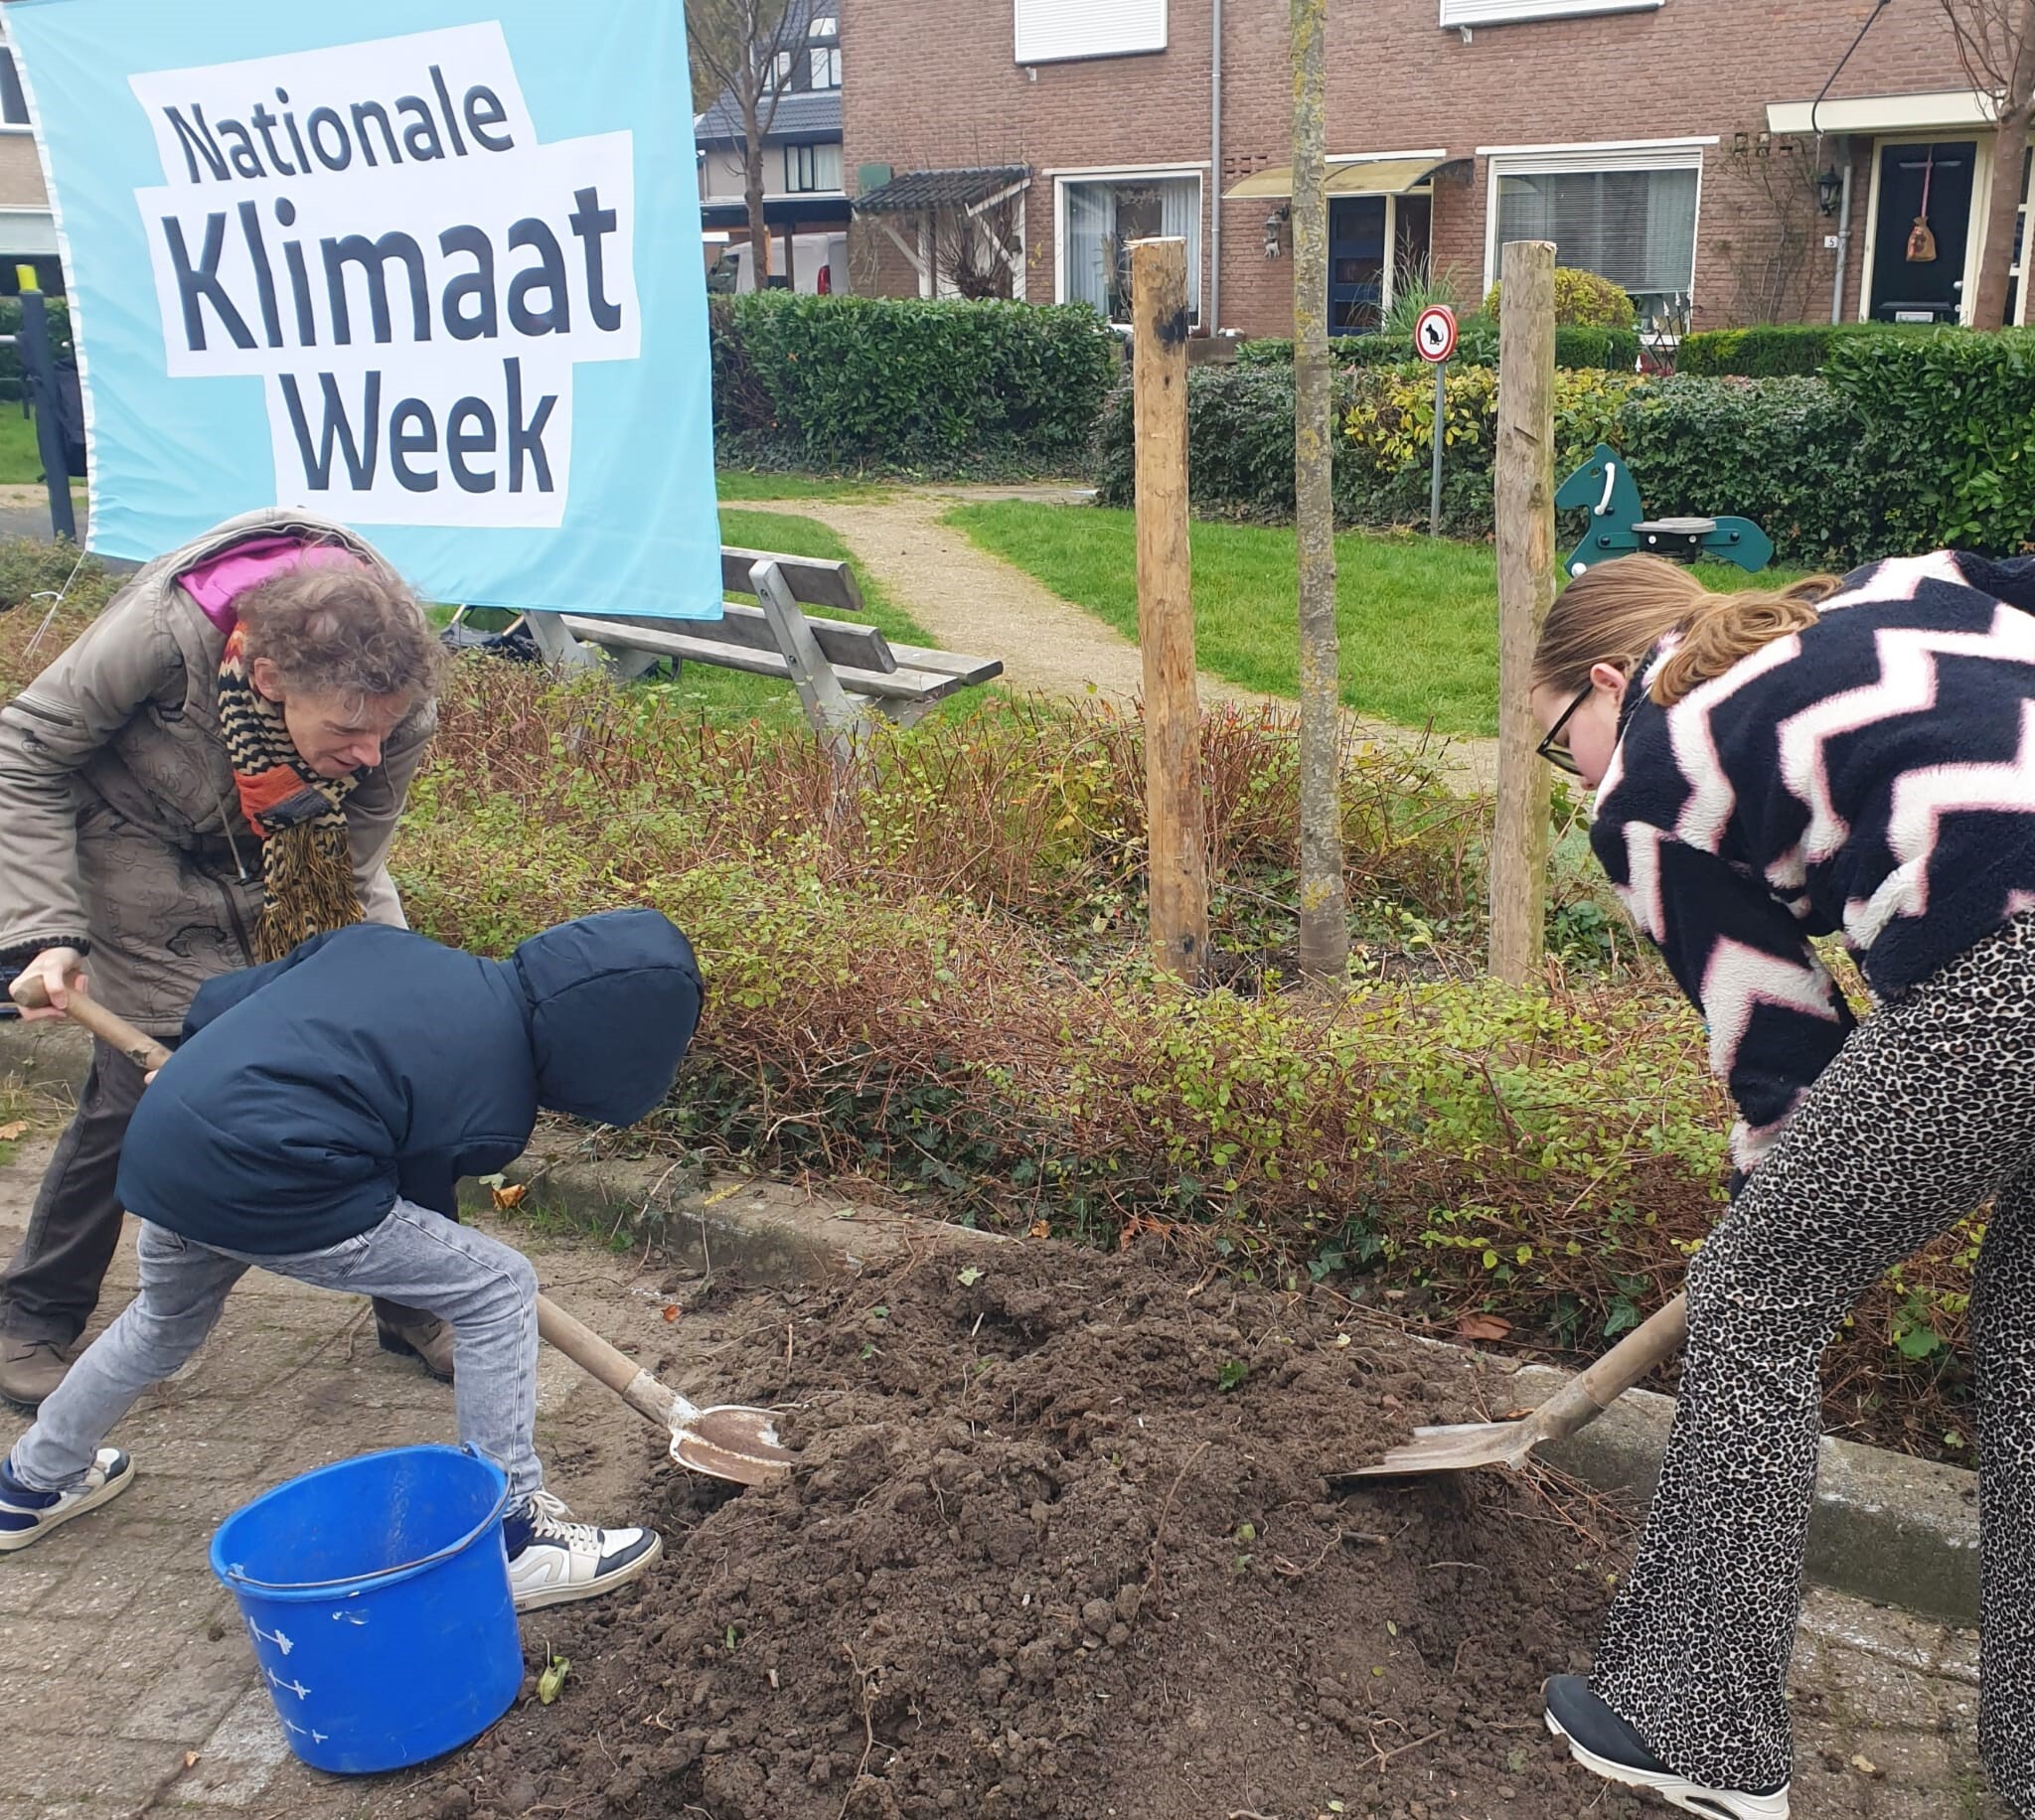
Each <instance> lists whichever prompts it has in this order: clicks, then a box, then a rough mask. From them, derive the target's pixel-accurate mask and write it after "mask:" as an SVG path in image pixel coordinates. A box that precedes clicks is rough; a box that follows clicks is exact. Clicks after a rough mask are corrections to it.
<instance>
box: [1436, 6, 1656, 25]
mask: <svg viewBox="0 0 2035 1820" xmlns="http://www.w3.org/2000/svg"><path fill="white" fill-rule="evenodd" d="M1660 6H1661V0H1442V30H1443V31H1445V32H1454V31H1459V30H1467V29H1469V28H1471V27H1473V26H1480V25H1524V24H1526V23H1527V22H1528V21H1530V20H1535V19H1589V18H1594V17H1596V16H1597V15H1599V14H1601V13H1657V12H1658V11H1659V10H1660Z"/></svg>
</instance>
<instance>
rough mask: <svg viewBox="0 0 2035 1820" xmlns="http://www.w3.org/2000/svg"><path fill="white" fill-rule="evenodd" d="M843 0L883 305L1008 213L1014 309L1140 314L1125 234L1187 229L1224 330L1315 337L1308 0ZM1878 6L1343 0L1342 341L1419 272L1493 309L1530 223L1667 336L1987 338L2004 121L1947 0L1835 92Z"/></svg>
mask: <svg viewBox="0 0 2035 1820" xmlns="http://www.w3.org/2000/svg"><path fill="white" fill-rule="evenodd" d="M842 5H843V8H844V14H845V29H847V30H851V31H852V32H853V33H854V35H855V41H856V54H857V67H856V68H857V79H856V82H855V84H854V86H853V87H852V88H851V89H850V90H849V91H848V93H847V95H846V98H845V107H844V117H843V139H844V149H845V157H846V161H847V166H848V172H849V177H850V181H851V183H852V184H853V185H854V187H855V189H856V191H857V192H858V193H859V195H858V212H857V220H856V224H855V227H854V228H853V230H852V236H851V262H852V267H853V270H854V271H855V274H856V289H857V290H859V291H865V292H876V293H883V294H891V295H910V294H924V295H932V294H936V293H947V292H950V291H953V290H955V289H957V288H963V287H957V286H956V285H954V284H953V283H952V282H951V280H950V278H949V274H948V272H947V271H946V270H945V269H944V268H943V267H942V265H941V263H940V261H939V260H938V259H937V258H936V257H933V256H930V255H932V254H933V253H934V252H935V251H936V249H937V247H938V246H939V245H940V244H943V243H944V244H948V245H954V244H959V243H962V241H963V240H964V239H965V234H966V229H967V227H968V224H969V223H970V222H971V220H973V219H976V218H977V217H979V216H981V215H983V214H985V213H986V212H990V211H994V216H995V219H994V220H993V221H992V222H990V223H989V224H987V225H986V227H985V228H984V232H983V237H984V239H985V240H986V241H992V240H993V241H995V242H997V243H998V244H1001V245H1004V246H1006V247H1008V248H1010V250H1011V253H1012V256H1011V257H1009V258H1008V260H1007V261H1006V265H1007V269H1008V270H1009V272H1010V282H1009V285H1008V287H1007V288H1006V291H1005V294H1009V295H1016V296H1020V297H1023V298H1027V299H1029V300H1031V301H1035V302H1054V301H1067V300H1086V301H1088V302H1091V303H1094V304H1095V305H1097V306H1098V307H1099V308H1101V309H1103V310H1104V311H1105V312H1106V313H1107V314H1108V315H1110V317H1111V318H1112V319H1113V320H1117V321H1122V320H1124V302H1123V278H1122V268H1121V265H1120V263H1119V258H1118V253H1119V251H1120V248H1121V245H1122V243H1123V242H1124V241H1126V240H1129V239H1132V238H1136V237H1138V236H1140V235H1143V234H1151V233H1178V234H1182V235H1184V236H1185V237H1186V239H1187V241H1188V266H1189V271H1190V273H1191V274H1192V280H1191V284H1192V290H1193V308H1194V310H1195V314H1196V321H1197V326H1198V327H1199V328H1200V329H1202V330H1203V331H1204V332H1205V331H1208V330H1211V329H1215V328H1220V329H1222V330H1231V331H1236V332H1239V333H1242V334H1247V335H1272V334H1286V333H1290V331H1291V325H1292V283H1293V272H1292V265H1291V254H1292V237H1291V232H1290V228H1289V225H1288V222H1287V219H1286V201H1287V197H1288V194H1289V192H1290V190H1291V184H1292V173H1291V168H1290V159H1291V149H1290V148H1291V106H1292V100H1291V96H1292V84H1291V78H1290V74H1289V65H1288V53H1287V33H1288V16H1289V15H1288V6H1287V3H1286V0H957V3H956V4H953V5H950V6H946V7H942V8H940V9H939V29H938V30H937V31H928V30H927V29H926V21H927V8H926V6H925V4H924V0H842ZM1874 5H1875V0H1363V3H1362V4H1357V0H1331V5H1330V8H1329V76H1328V107H1327V119H1328V139H1329V154H1330V160H1331V163H1330V190H1331V228H1330V235H1331V277H1330V312H1331V323H1332V324H1333V325H1334V327H1335V328H1336V329H1337V331H1339V332H1342V333H1353V332H1361V331H1363V330H1364V329H1366V328H1369V327H1371V326H1373V325H1374V324H1375V322H1376V320H1377V316H1378V312H1379V310H1380V308H1381V307H1383V306H1386V305H1388V304H1389V302H1390V300H1391V295H1392V289H1393V286H1394V283H1395V280H1396V279H1397V277H1398V275H1399V274H1400V273H1402V272H1404V271H1406V270H1407V269H1408V268H1409V267H1413V266H1417V265H1420V264H1423V263H1430V262H1431V264H1432V266H1433V267H1434V268H1435V269H1437V270H1443V269H1446V270H1448V271H1450V272H1451V273H1452V274H1453V275H1454V278H1455V280H1456V283H1457V287H1458V290H1459V292H1460V293H1461V295H1462V296H1463V297H1464V298H1465V300H1466V301H1472V300H1474V299H1475V298H1477V297H1479V296H1481V295H1482V293H1483V290H1484V288H1485V287H1486V286H1487V284H1488V283H1489V282H1490V281H1491V279H1492V278H1494V277H1495V275H1496V270H1497V263H1498V248H1499V245H1500V244H1501V242H1502V241H1503V240H1507V239H1520V238H1552V239H1554V240H1555V241H1556V242H1557V244H1558V246H1559V248H1560V258H1561V261H1562V263H1564V264H1570V265H1580V266H1584V267H1587V268H1589V269H1592V270H1596V271H1599V272H1602V273H1603V274H1604V275H1605V276H1607V277H1610V278H1613V279H1615V280H1617V281H1618V282H1619V283H1621V284H1623V285H1625V286H1626V288H1627V289H1628V290H1630V291H1632V292H1633V293H1634V295H1635V297H1636V299H1637V300H1638V301H1639V302H1640V304H1641V306H1642V310H1643V312H1644V314H1646V315H1647V316H1649V317H1650V318H1651V319H1653V321H1654V322H1655V323H1656V324H1657V325H1658V326H1659V327H1661V328H1664V329H1672V328H1678V327H1681V326H1683V325H1691V326H1694V327H1698V328H1702V327H1718V326H1724V325H1729V324H1732V323H1738V322H1749V321H1791V320H1800V321H1828V320H1830V319H1831V318H1832V314H1833V310H1834V313H1835V315H1836V316H1838V317H1839V318H1842V319H1851V318H1862V317H1868V316H1871V317H1879V318H1883V319H1889V320H1891V319H1894V318H1897V317H1899V318H1914V317H1920V316H1928V317H1930V318H1933V319H1936V320H1957V319H1958V318H1959V316H1960V314H1961V313H1962V312H1964V310H1965V299H1966V298H1968V297H1970V296H1972V295H1973V294H1974V293H1975V290H1976V275H1977V271H1978V260H1979V256H1980V253H1981V251H1982V248H1981V247H1980V245H1979V243H1978V242H1979V240H1980V238H1981V236H1982V233H1983V228H1984V222H1985V216H1986V204H1987V199H1988V197H1989V193H1990V188H1991V149H1992V133H1991V131H1990V128H1989V125H1988V115H1987V112H1986V108H1985V105H1984V102H1983V100H1982V99H1981V97H1980V96H1978V95H1977V94H1975V93H1973V92H1972V91H1971V88H1970V83H1969V80H1968V78H1967V77H1966V76H1965V75H1964V73H1963V71H1962V69H1961V67H1960V65H1959V63H1958V59H1957V50H1956V46H1955V44H1954V42H1953V39H1952V35H1951V31H1950V28H1949V26H1948V23H1947V22H1946V20H1945V19H1944V16H1943V14H1942V12H1941V10H1940V8H1939V7H1938V6H1937V5H1936V4H1935V3H1934V0H1895V3H1894V4H1891V5H1887V6H1885V7H1884V9H1883V10H1881V11H1880V12H1879V14H1878V16H1877V17H1876V18H1874V20H1873V23H1872V27H1871V30H1870V31H1868V32H1867V33H1866V35H1865V37H1864V39H1863V41H1862V42H1860V43H1859V45H1858V47H1857V50H1856V52H1855V54H1853V55H1852V56H1851V58H1850V60H1849V62H1848V63H1846V64H1845V65H1844V68H1843V70H1842V73H1841V75H1840V76H1838V78H1837V79H1836V81H1835V82H1834V83H1833V84H1832V85H1831V87H1830V91H1829V94H1828V96H1826V97H1825V98H1823V99H1822V100H1821V102H1820V104H1818V105H1815V106H1814V107H1813V108H1812V106H1811V103H1813V102H1815V101H1816V97H1817V95H1818V93H1819V91H1820V90H1821V89H1822V88H1823V87H1824V84H1825V83H1826V82H1829V80H1830V77H1831V73H1832V72H1833V71H1835V70H1836V69H1837V68H1838V65H1839V62H1840V60H1842V59H1843V58H1844V56H1845V53H1846V51H1847V49H1848V48H1849V47H1851V46H1852V44H1853V41H1854V39H1855V38H1856V37H1857V35H1858V32H1859V28H1860V27H1861V25H1863V24H1864V23H1865V20H1866V18H1867V16H1868V15H1869V14H1871V13H1873V12H1874ZM1218 37H1219V57H1218V55H1217V51H1218ZM1819 178H1820V179H1821V182H1820V183H1818V179H1819ZM900 186H906V188H905V189H903V190H902V191H901V192H900ZM2026 187H2027V186H2026V174H2025V167H2024V177H2023V193H2024V207H2023V210H2022V220H2023V221H2025V215H2026V210H2025V192H2026ZM1925 193H1926V194H1927V198H1928V201H1927V215H1928V218H1929V221H1930V224H1931V228H1932V230H1933V232H1934V234H1935V238H1936V245H1937V257H1936V259H1935V260H1934V261H1929V262H1918V261H1912V260H1910V259H1909V258H1908V257H1907V243H1908V235H1909V229H1910V227H1911V225H1912V224H1913V222H1914V220H1915V218H1916V217H1917V216H1918V215H1921V214H1923V213H1924V212H1925V211H1924V196H1925ZM900 194H902V195H903V196H904V197H905V198H906V200H907V201H912V200H913V199H916V206H913V207H909V208H906V209H904V210H900V209H899V208H897V207H896V206H894V202H893V199H896V198H898V197H899V196H900ZM993 197H994V198H997V199H998V200H996V201H995V202H994V203H992V202H991V201H990V199H991V198H993ZM928 198H930V199H932V200H930V201H927V200H925V199H928ZM871 202H873V203H874V204H875V207H874V208H873V209H871V208H870V207H869V204H870V203H871ZM957 230H958V231H957ZM2018 239H2019V235H2018V234H2017V243H2018ZM1388 248H1389V249H1390V255H1389V256H1388V252H1387V249H1388ZM1840 248H1841V250H1839V249H1840ZM2016 256H2017V257H2018V253H2017V255H2016ZM990 262H991V261H989V260H987V259H982V260H978V261H977V263H978V264H988V263H990ZM1840 263H1841V266H1842V277H1841V283H1840V281H1839V266H1840ZM969 294H977V293H969ZM2026 313H2027V300H2026V296H2025V293H2024V290H2023V287H2021V286H2020V285H2019V283H2018V282H2016V284H2015V286H2014V289H2013V292H2012V294H2011V298H2010V319H2012V320H2016V321H2019V320H2024V319H2025V317H2026Z"/></svg>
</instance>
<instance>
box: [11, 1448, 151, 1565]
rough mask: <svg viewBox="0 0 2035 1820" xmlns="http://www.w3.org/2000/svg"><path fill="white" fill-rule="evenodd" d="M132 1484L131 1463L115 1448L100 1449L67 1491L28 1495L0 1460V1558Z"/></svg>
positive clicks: (12, 1469)
mask: <svg viewBox="0 0 2035 1820" xmlns="http://www.w3.org/2000/svg"><path fill="white" fill-rule="evenodd" d="M133 1483H134V1462H133V1461H132V1460H131V1459H129V1458H128V1457H127V1455H126V1454H124V1453H123V1452H121V1451H120V1449H119V1448H118V1447H101V1448H100V1449H99V1450H98V1453H97V1456H96V1457H95V1458H94V1459H93V1460H92V1463H91V1466H90V1469H89V1470H88V1471H86V1473H85V1475H84V1477H83V1478H81V1479H79V1480H78V1483H77V1484H76V1485H74V1486H72V1488H71V1489H70V1490H69V1491H32V1490H30V1489H29V1487H28V1486H26V1485H24V1484H23V1483H22V1482H21V1480H19V1479H18V1478H16V1477H15V1476H14V1462H13V1460H12V1459H7V1460H0V1554H6V1553H7V1552H8V1551H9V1550H12V1549H18V1548H27V1547H28V1546H29V1544H30V1543H32V1542H35V1541H37V1540H38V1539H40V1538H41V1537H42V1536H44V1535H46V1534H47V1533H48V1532H49V1531H51V1530H53V1529H55V1528H56V1527H57V1525H58V1524H60V1523H69V1522H70V1521H71V1519H72V1518H73V1517H76V1516H80V1515H82V1514H83V1513H84V1512H85V1511H87V1510H90V1509H92V1508H93V1507H94V1506H96V1505H99V1504H104V1503H106V1502H108V1501H109V1500H111V1499H113V1498H117V1497H118V1496H119V1495H120V1493H121V1492H123V1491H125V1490H126V1489H127V1487H128V1486H129V1485H131V1484H133Z"/></svg>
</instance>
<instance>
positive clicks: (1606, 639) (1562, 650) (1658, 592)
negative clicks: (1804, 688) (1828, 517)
mask: <svg viewBox="0 0 2035 1820" xmlns="http://www.w3.org/2000/svg"><path fill="white" fill-rule="evenodd" d="M1837 585H1838V584H1837V581H1836V579H1835V578H1834V577H1833V576H1829V575H1812V576H1810V577H1808V578H1807V579H1806V580H1803V581H1798V582H1795V583H1794V584H1793V585H1791V586H1789V587H1786V588H1782V589H1778V590H1772V589H1770V590H1761V591H1759V592H1748V593H1742V594H1713V593H1711V592H1710V590H1709V589H1708V588H1706V587H1704V586H1703V584H1702V583H1701V582H1700V581H1698V580H1697V579H1696V578H1695V576H1694V575H1693V574H1692V573H1690V571H1689V570H1688V569H1686V568H1684V567H1683V566H1682V565H1681V564H1680V563H1678V562H1669V561H1668V560H1666V558H1664V557H1661V556H1644V555H1636V556H1621V557H1619V558H1618V559H1617V560H1615V561H1612V562H1604V563H1600V564H1598V566H1597V567H1595V568H1591V569H1586V570H1584V572H1583V573H1582V574H1580V575H1578V576H1577V577H1576V578H1575V579H1574V580H1573V581H1571V582H1570V583H1569V585H1568V586H1567V587H1566V588H1564V589H1563V590H1562V591H1561V593H1560V594H1558V595H1557V596H1556V597H1555V601H1554V604H1553V605H1552V606H1551V607H1550V608H1549V609H1548V613H1547V619H1546V620H1545V622H1544V623H1543V625H1542V627H1541V633H1540V642H1539V645H1538V646H1537V648H1536V649H1535V651H1534V656H1533V686H1534V687H1536V688H1547V689H1551V690H1553V691H1555V692H1557V693H1560V694H1573V693H1575V692H1576V691H1577V690H1579V689H1581V688H1582V687H1583V686H1584V685H1585V684H1586V683H1587V682H1589V680H1590V672H1591V670H1592V669H1593V668H1594V667H1595V666H1596V665H1598V664H1610V665H1613V666H1614V667H1615V668H1617V669H1620V670H1623V671H1625V672H1626V673H1627V674H1628V675H1630V674H1632V672H1633V671H1634V669H1635V668H1636V667H1637V666H1638V665H1639V663H1640V661H1641V659H1643V658H1644V656H1645V655H1646V653H1647V652H1649V651H1651V650H1652V649H1653V647H1654V646H1655V645H1657V644H1659V643H1660V641H1661V640H1662V639H1664V638H1666V637H1668V636H1669V635H1670V634H1673V635H1678V641H1677V643H1676V646H1675V649H1674V650H1673V652H1672V653H1671V654H1670V655H1669V657H1668V660H1667V662H1666V663H1665V664H1663V665H1662V666H1661V669H1660V674H1659V675H1658V676H1657V677H1655V678H1654V680H1653V686H1652V695H1653V699H1654V700H1655V701H1657V702H1659V703H1660V704H1661V706H1663V707H1672V706H1673V705H1674V703H1675V702H1677V701H1679V700H1680V699H1681V698H1682V697H1683V696H1684V695H1686V694H1688V693H1689V691H1690V690H1691V689H1693V688H1695V687H1697V686H1698V685H1699V684H1701V683H1703V682H1708V681H1710V679H1711V678H1713V677H1721V676H1722V675H1723V674H1724V673H1725V672H1726V671H1727V670H1729V669H1730V668H1731V667H1732V665H1734V664H1736V663H1738V662H1739V660H1740V659H1742V658H1746V657H1750V656H1751V655H1752V653H1754V652H1755V651H1757V650H1759V648H1760V647H1761V646H1762V645H1765V644H1769V643H1771V642H1772V641H1773V640H1775V639H1777V638H1786V637H1787V636H1788V635H1789V634H1790V633H1794V632H1800V630H1802V628H1803V627H1805V626H1811V625H1814V624H1815V621H1816V616H1817V615H1816V607H1817V603H1818V602H1820V601H1823V600H1826V599H1827V598H1828V597H1829V596H1830V595H1831V594H1833V593H1835V592H1836V590H1837Z"/></svg>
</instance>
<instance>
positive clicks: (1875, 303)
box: [1872, 139, 1978, 322]
mask: <svg viewBox="0 0 2035 1820" xmlns="http://www.w3.org/2000/svg"><path fill="white" fill-rule="evenodd" d="M1977 168H1978V147H1977V145H1976V144H1975V143H1974V142H1973V141H1972V140H1969V139H1953V140H1947V141H1944V142H1942V143H1940V144H1937V145H1883V146H1881V147H1880V205H1879V214H1878V216H1877V217H1876V218H1875V221H1874V224H1873V265H1872V319H1873V320H1874V321H1875V322H1956V321H1957V318H1958V312H1959V310H1960V309H1961V308H1962V306H1963V301H1964V253H1965V248H1966V242H1967V239H1968V236H1969V234H1970V232H1971V185H1972V180H1973V177H1974V176H1975V174H1976V172H1977ZM1918 222H1923V223H1926V224H1927V225H1928V228H1929V232H1930V235H1931V237H1932V238H1933V239H1934V240H1935V242H1936V248H1935V250H1936V257H1935V258H1933V259H1916V258H1911V257H1910V256H1909V255H1910V251H1911V247H1910V238H1911V236H1913V235H1915V234H1916V233H1917V226H1916V224H1917V223H1918ZM1922 250H1927V249H1926V248H1924V249H1922Z"/></svg>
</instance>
